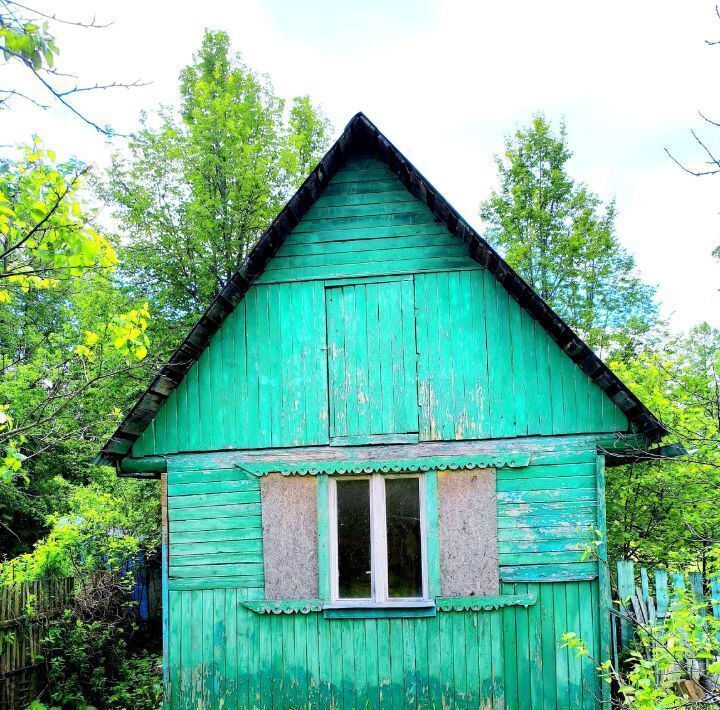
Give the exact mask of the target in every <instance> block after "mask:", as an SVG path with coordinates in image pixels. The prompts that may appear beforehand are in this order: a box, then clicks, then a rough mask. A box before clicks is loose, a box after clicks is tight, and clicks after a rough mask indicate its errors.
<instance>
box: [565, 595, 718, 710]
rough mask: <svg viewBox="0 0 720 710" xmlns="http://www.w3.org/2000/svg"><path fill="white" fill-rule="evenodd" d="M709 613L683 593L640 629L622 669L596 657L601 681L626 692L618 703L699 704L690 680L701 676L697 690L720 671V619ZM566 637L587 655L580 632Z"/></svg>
mask: <svg viewBox="0 0 720 710" xmlns="http://www.w3.org/2000/svg"><path fill="white" fill-rule="evenodd" d="M706 612H707V609H706V608H705V605H704V604H699V603H696V602H695V601H694V600H693V599H692V597H691V596H690V595H689V594H683V595H681V596H679V597H678V598H677V599H676V600H675V601H674V602H673V604H672V605H671V607H670V610H669V613H668V615H667V616H666V617H665V618H664V619H662V620H660V621H658V622H657V623H655V624H647V625H642V624H641V625H638V626H637V627H636V641H635V645H634V646H633V647H632V649H631V650H630V652H629V653H628V656H627V658H626V659H625V661H624V663H623V664H622V667H621V668H616V667H614V665H613V664H612V662H611V661H609V660H603V661H602V662H597V661H596V666H597V669H598V672H599V673H600V675H601V677H602V678H603V680H604V681H605V682H607V683H613V682H614V683H616V684H617V685H618V687H619V690H620V693H622V696H623V700H622V701H620V702H619V703H618V705H619V706H621V707H626V708H631V709H632V710H653V709H654V708H680V707H693V706H695V703H693V702H692V701H691V699H690V698H689V697H688V695H687V693H686V689H687V684H688V683H694V682H695V681H693V680H692V678H693V676H695V677H696V678H697V677H698V675H699V676H700V678H699V683H698V685H697V687H698V688H700V685H702V684H704V683H707V684H708V685H709V686H710V687H712V686H713V685H714V682H713V681H712V678H711V676H712V675H713V674H717V673H718V672H720V662H718V661H717V658H718V655H719V654H720V643H719V642H718V638H720V620H718V619H716V618H715V617H714V616H712V615H708V614H707V613H706ZM562 641H563V645H564V647H566V648H569V649H572V650H574V651H575V652H576V654H577V655H578V656H588V655H589V651H588V649H587V646H586V645H585V643H584V641H583V640H582V638H580V637H579V636H577V634H575V633H572V632H570V633H565V634H563V636H562ZM699 705H702V706H703V707H708V706H711V707H716V706H715V705H712V704H710V705H709V704H708V703H699V704H698V706H699Z"/></svg>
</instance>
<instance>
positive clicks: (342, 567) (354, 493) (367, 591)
mask: <svg viewBox="0 0 720 710" xmlns="http://www.w3.org/2000/svg"><path fill="white" fill-rule="evenodd" d="M337 517H338V519H337V525H338V532H337V541H338V578H339V579H338V582H339V583H338V592H339V596H340V598H341V599H360V598H365V599H367V598H369V597H370V596H371V595H372V594H371V586H370V585H371V578H370V481H368V480H362V479H361V480H359V481H338V482H337Z"/></svg>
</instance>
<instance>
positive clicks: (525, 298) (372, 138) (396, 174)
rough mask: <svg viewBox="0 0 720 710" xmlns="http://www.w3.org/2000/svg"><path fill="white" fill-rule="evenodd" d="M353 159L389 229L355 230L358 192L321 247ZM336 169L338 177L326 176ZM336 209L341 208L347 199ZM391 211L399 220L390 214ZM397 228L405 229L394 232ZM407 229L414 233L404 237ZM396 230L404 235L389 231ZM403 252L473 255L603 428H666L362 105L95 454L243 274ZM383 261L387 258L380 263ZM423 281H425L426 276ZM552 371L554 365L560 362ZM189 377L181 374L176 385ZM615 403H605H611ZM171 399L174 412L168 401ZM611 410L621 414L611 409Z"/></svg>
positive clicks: (466, 259)
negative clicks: (598, 407)
mask: <svg viewBox="0 0 720 710" xmlns="http://www.w3.org/2000/svg"><path fill="white" fill-rule="evenodd" d="M358 156H361V157H358ZM363 161H365V163H364V164H363ZM353 165H354V169H355V170H360V171H363V172H364V173H365V174H366V176H368V175H370V174H372V176H371V179H372V180H376V181H378V184H379V185H380V187H381V188H382V189H383V190H384V191H385V192H388V190H387V188H388V187H391V188H392V187H397V188H398V189H397V190H394V189H391V190H389V192H391V193H392V192H395V193H397V194H396V195H395V197H396V200H397V204H396V205H395V206H393V204H389V205H388V206H387V208H386V213H383V214H380V215H378V214H377V209H374V210H372V212H373V213H374V214H372V215H369V214H368V218H370V216H372V218H373V220H374V221H373V222H372V224H373V226H374V228H375V229H374V233H373V236H374V237H377V235H378V233H381V232H382V229H381V228H380V229H378V228H377V227H378V226H379V223H378V220H380V223H383V222H387V226H388V228H389V229H388V237H389V235H390V234H391V233H392V235H393V236H392V240H391V241H388V239H386V240H385V242H386V243H383V238H382V236H380V237H379V238H373V239H366V238H364V237H363V236H362V234H361V232H362V230H363V229H364V227H363V226H362V224H363V220H364V219H365V216H364V214H365V212H367V210H366V209H365V208H364V207H363V198H362V197H361V196H360V197H358V200H357V206H356V208H355V209H354V211H353V213H352V214H351V215H349V216H348V219H351V223H350V222H348V224H344V225H342V228H344V229H347V230H348V231H352V230H358V232H357V234H356V235H355V236H356V237H357V238H356V239H349V240H344V242H343V246H342V247H341V248H337V245H335V246H334V247H333V248H332V249H328V248H327V242H328V241H332V242H336V241H337V240H335V239H332V238H330V239H328V236H329V232H327V231H326V227H327V225H324V224H323V219H325V220H327V218H328V217H331V218H332V221H333V223H334V224H335V226H338V220H342V219H344V217H343V216H337V215H334V212H333V208H334V206H333V202H334V200H333V197H334V193H337V192H344V193H347V191H348V186H347V185H346V184H345V185H344V186H343V183H344V182H345V183H346V182H347V181H348V178H347V177H343V173H342V172H341V168H344V169H345V173H346V174H347V173H348V172H352V169H353ZM348 166H349V167H348ZM336 177H337V179H336V180H333V179H334V178H336ZM362 192H363V188H358V193H359V194H360V193H362ZM408 197H409V199H408ZM368 199H370V198H368ZM390 202H392V200H391V201H390ZM400 205H402V207H401V208H400ZM400 214H402V215H404V216H403V217H402V218H398V217H397V215H400ZM343 215H346V216H347V206H345V208H344V210H343ZM398 219H400V220H401V221H400V222H398ZM405 227H408V229H405ZM410 227H412V228H410ZM404 231H405V232H407V234H403V232H404ZM448 235H452V239H448ZM345 236H348V235H345ZM416 236H421V237H422V238H421V239H415V240H414V241H412V240H413V238H414V237H416ZM403 238H407V239H409V240H411V242H400V241H398V239H400V240H402V239H403ZM353 242H356V243H354V244H353ZM371 242H375V243H374V244H371ZM379 247H384V248H385V249H384V250H383V251H387V253H385V254H383V256H384V257H385V258H384V259H383V260H378V259H377V258H367V259H366V258H365V255H369V254H370V253H372V252H373V250H376V249H377V248H379ZM375 253H377V252H375ZM271 260H272V261H271ZM403 261H408V262H411V263H408V265H407V272H408V273H418V272H422V271H424V270H427V271H428V272H430V271H438V270H442V269H445V270H454V269H462V268H464V267H469V268H471V269H472V267H475V269H477V267H476V266H475V265H476V264H480V265H481V266H482V267H484V269H485V270H486V271H482V272H477V271H475V272H474V273H476V274H480V276H474V277H472V278H475V279H477V278H480V279H484V281H483V284H482V290H483V293H489V292H490V291H489V289H490V290H492V291H493V292H497V290H498V288H499V287H502V289H501V290H504V292H506V293H507V294H509V297H510V298H509V303H510V304H511V305H510V306H508V308H509V312H510V311H513V312H514V311H517V313H518V314H520V315H518V316H513V317H516V318H520V319H523V320H525V321H527V322H528V323H531V330H532V329H534V331H535V332H536V333H541V334H542V337H543V338H549V339H551V340H552V341H554V343H553V344H552V347H551V348H550V349H549V351H548V352H552V351H553V349H554V351H557V352H560V351H562V352H564V354H566V355H567V357H568V358H569V360H572V361H573V362H575V363H576V365H577V366H578V367H579V369H580V370H581V371H582V372H583V373H585V375H587V378H588V382H590V383H594V385H593V386H592V387H589V388H586V389H587V391H588V392H590V391H592V390H593V389H595V387H594V386H595V385H597V388H599V390H600V391H602V392H603V393H604V394H605V395H607V397H609V398H610V399H611V400H612V402H613V403H614V405H615V407H617V408H618V409H619V412H617V413H616V414H612V415H609V416H610V419H608V422H611V423H613V427H612V429H614V430H620V429H621V428H622V427H621V426H620V425H621V423H622V422H621V420H624V417H627V420H628V421H629V422H630V423H631V425H632V428H633V430H634V431H636V432H638V433H640V434H643V435H644V436H646V437H647V438H648V440H650V441H653V440H657V439H659V438H660V437H661V436H662V435H663V434H664V433H665V430H664V429H663V427H662V425H661V424H660V423H659V422H658V421H657V419H656V418H655V417H654V416H653V415H652V414H651V413H650V412H649V411H648V410H647V408H646V407H644V405H643V404H642V403H641V402H640V401H639V400H638V399H637V398H636V397H635V396H634V395H633V394H632V393H631V392H630V391H629V390H628V389H627V388H626V387H625V385H623V384H622V382H621V381H620V380H619V379H618V378H617V377H616V376H615V375H614V374H613V373H612V372H611V371H610V370H609V369H608V368H607V366H606V365H604V363H602V361H601V360H600V359H599V358H598V357H597V356H596V355H595V354H594V353H593V352H592V351H591V350H590V349H589V348H588V347H587V345H585V343H583V342H582V341H581V340H580V338H579V337H578V336H577V335H576V334H575V333H574V332H573V331H572V330H571V329H570V328H569V326H567V324H565V323H564V322H563V321H562V319H561V318H560V317H559V316H558V315H557V314H555V313H554V312H553V311H552V309H551V308H550V307H549V306H548V305H547V304H545V303H544V302H543V301H542V299H541V298H540V297H539V296H538V295H537V294H536V293H535V292H534V291H533V290H532V289H531V288H530V287H529V286H528V285H527V284H526V283H525V282H524V281H523V280H522V279H521V278H520V277H519V276H518V275H517V274H516V273H515V272H514V271H513V270H512V269H511V268H510V267H509V266H508V265H507V263H506V262H505V261H504V260H503V259H502V258H501V257H500V256H499V255H498V254H497V252H495V251H494V250H493V249H492V248H491V247H490V246H489V245H488V244H487V242H486V241H485V240H483V239H482V238H481V237H480V236H479V235H478V234H477V232H475V231H474V230H473V229H472V228H471V227H470V226H469V225H467V224H466V223H465V222H464V221H463V220H462V218H461V217H460V216H459V215H458V213H457V212H456V211H455V210H454V209H453V208H452V207H451V206H450V205H449V204H448V203H447V202H446V201H445V200H444V199H443V198H442V197H441V196H440V195H439V194H438V193H437V191H436V190H435V189H434V188H433V187H432V185H430V183H429V182H428V181H427V180H426V179H425V178H424V177H423V176H422V175H421V174H420V173H419V172H418V171H417V170H416V169H415V168H414V167H413V166H412V165H411V164H410V163H409V162H408V161H407V160H406V159H405V158H404V156H402V154H401V153H400V152H399V151H398V150H397V149H396V148H395V147H394V146H393V145H392V144H391V143H390V142H389V141H388V140H387V139H386V138H385V137H384V136H383V135H382V134H381V133H380V132H379V131H378V130H377V128H376V127H375V126H374V125H373V124H372V123H371V122H370V121H369V120H368V119H367V118H366V117H365V116H364V115H363V114H357V115H356V116H355V117H354V118H353V119H352V120H351V121H350V123H349V124H348V126H347V127H346V129H345V131H344V132H343V134H342V135H341V136H340V138H339V139H338V140H337V142H336V143H335V144H334V145H333V146H332V148H331V149H330V150H329V151H328V153H327V154H326V155H325V157H324V158H323V159H322V160H321V161H320V163H319V164H318V166H317V167H316V168H315V170H314V171H313V172H312V173H311V175H310V176H309V177H308V179H307V180H306V181H305V182H304V183H303V185H302V186H301V187H300V189H299V190H298V192H297V193H296V194H295V195H294V196H293V197H292V198H291V200H290V201H289V202H288V204H287V205H286V207H285V208H284V209H283V210H282V211H281V213H280V214H279V215H278V217H277V218H276V219H275V220H274V222H273V223H272V225H271V226H270V227H269V229H268V230H267V231H266V232H265V233H264V234H263V236H262V237H261V238H260V240H259V241H258V244H257V245H256V246H255V248H254V249H253V250H252V252H251V253H250V255H249V257H248V259H247V260H246V262H245V263H244V264H243V266H242V267H241V268H240V269H238V271H237V272H236V273H235V274H234V276H233V277H232V279H231V280H230V281H229V283H228V284H227V285H226V286H225V288H224V289H223V290H222V292H221V293H220V294H219V295H218V297H217V298H216V299H215V300H214V301H213V303H212V305H211V306H210V308H209V309H208V310H207V312H206V313H205V315H204V316H203V317H202V318H201V319H200V321H199V322H198V324H197V325H196V326H195V327H194V328H193V330H192V331H191V333H190V334H189V335H188V337H187V338H186V339H185V341H184V342H183V343H182V345H181V346H180V347H179V348H178V350H177V351H176V352H175V354H174V355H173V357H172V358H171V360H170V362H169V363H168V364H167V365H166V366H165V367H164V368H163V369H162V370H161V372H160V373H159V374H158V375H157V376H156V378H155V379H154V380H153V382H152V384H151V385H150V387H149V388H148V389H147V391H146V393H145V394H144V395H143V396H142V397H141V399H140V400H139V401H138V403H137V404H136V405H135V407H134V408H133V409H132V410H131V412H130V413H129V414H128V415H127V417H126V418H125V419H124V420H123V422H122V423H121V424H120V426H119V427H118V429H117V431H116V432H115V434H114V435H113V436H112V437H111V439H110V440H109V441H108V442H107V443H106V445H105V447H104V448H103V450H102V452H101V453H100V455H99V457H98V460H102V461H104V462H110V461H112V460H117V459H120V458H123V457H124V456H126V455H127V454H128V452H129V451H130V449H131V447H132V445H133V442H135V441H136V440H137V439H138V437H139V436H140V435H141V434H142V433H143V431H145V430H146V428H147V426H148V423H149V422H151V421H152V420H153V418H154V417H155V415H156V414H157V413H158V412H159V411H160V410H161V408H162V407H163V404H164V402H166V401H167V400H168V397H169V396H170V395H171V393H172V392H173V391H175V390H176V388H177V387H178V385H179V384H180V383H181V382H182V381H183V378H184V377H185V375H186V373H188V372H189V371H190V370H191V368H192V367H193V365H194V364H195V363H197V362H198V360H200V357H201V354H202V353H203V351H205V350H206V347H207V345H208V343H209V342H210V339H211V337H212V336H213V334H214V333H215V332H216V331H217V330H218V329H219V327H220V325H221V323H222V322H223V321H224V320H225V318H227V317H228V315H230V314H232V313H233V311H234V310H236V306H237V305H238V303H240V302H241V301H242V300H243V298H244V296H245V294H246V293H247V292H248V289H249V288H250V286H251V285H252V284H258V285H261V284H269V283H273V282H278V281H282V280H287V278H288V276H289V275H290V274H292V273H304V272H307V270H308V269H314V270H315V273H316V274H317V278H327V277H328V274H332V276H333V277H338V276H342V275H343V273H344V272H343V270H342V269H343V268H344V269H346V271H347V276H359V275H372V269H383V273H388V271H391V272H393V271H394V272H402V268H403V266H402V262H403ZM383 264H385V266H384V267H383ZM388 264H390V265H391V266H390V267H388ZM303 270H304V271H303ZM491 276H492V278H491ZM306 277H307V276H306ZM468 278H471V277H470V276H468ZM488 284H490V285H488ZM430 287H431V288H432V285H431V286H430ZM468 297H469V296H468ZM506 300H508V299H506ZM516 304H517V305H519V306H520V308H518V307H517V305H516ZM248 307H251V304H250V306H249V305H248V304H244V308H243V312H246V311H247V308H248ZM234 316H235V319H236V320H237V318H238V317H240V316H239V315H238V314H237V313H235V314H234ZM532 321H535V322H536V324H537V326H535V325H532ZM525 330H527V328H525ZM214 340H215V339H214ZM556 346H559V348H558V347H556ZM214 349H215V350H217V351H220V350H221V348H214ZM208 350H209V349H208ZM205 359H206V360H207V359H208V358H205ZM198 369H199V365H198V367H196V370H198ZM572 369H573V370H574V369H575V368H572ZM559 371H562V368H560V369H559ZM189 386H191V385H190V383H186V384H185V388H187V387H189ZM581 389H582V388H580V387H579V386H577V385H573V391H577V392H579V391H580V390H581ZM582 391H583V392H584V391H585V390H582ZM588 396H590V395H588ZM584 397H585V395H581V394H577V395H576V396H575V400H574V401H573V403H571V405H570V406H571V407H580V408H581V407H583V406H585V404H587V403H589V402H588V400H587V399H584ZM179 399H180V398H179V397H178V395H175V397H173V401H174V402H175V401H176V400H177V401H179ZM615 407H610V408H609V409H611V410H614V409H615ZM173 409H174V411H175V412H176V416H177V411H178V410H177V405H175V407H174V408H173ZM606 409H608V408H607V407H606ZM620 412H622V414H623V415H624V417H623V416H619V415H620ZM164 416H169V415H167V414H164ZM606 430H607V429H606ZM468 434H469V433H468ZM436 438H437V437H436ZM468 438H472V437H471V436H469V437H468ZM318 443H320V442H318ZM265 445H267V444H265ZM139 448H141V449H142V447H139ZM221 448H225V446H221ZM238 448H241V447H238ZM134 453H135V454H137V453H138V452H137V451H136V452H134ZM148 453H150V451H148Z"/></svg>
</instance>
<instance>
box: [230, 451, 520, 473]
mask: <svg viewBox="0 0 720 710" xmlns="http://www.w3.org/2000/svg"><path fill="white" fill-rule="evenodd" d="M529 464H530V454H529V453H519V452H518V453H511V454H506V455H503V454H500V455H490V456H452V457H446V456H443V457H440V456H432V457H425V458H412V459H385V460H382V461H322V462H319V461H312V462H283V463H282V464H280V463H278V462H271V463H245V462H243V463H242V464H236V466H237V467H238V468H241V469H243V470H244V471H247V472H248V473H251V474H252V475H254V476H266V475H267V474H269V473H281V474H282V475H283V476H292V475H298V476H318V475H321V474H327V475H330V476H340V475H346V474H356V475H367V474H370V473H403V472H407V473H417V472H426V471H467V470H472V469H482V468H523V467H525V466H528V465H529Z"/></svg>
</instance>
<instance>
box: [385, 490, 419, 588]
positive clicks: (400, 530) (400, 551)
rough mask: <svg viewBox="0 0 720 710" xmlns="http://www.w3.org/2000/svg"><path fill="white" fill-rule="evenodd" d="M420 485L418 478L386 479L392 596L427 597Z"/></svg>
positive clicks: (389, 586) (388, 548)
mask: <svg viewBox="0 0 720 710" xmlns="http://www.w3.org/2000/svg"><path fill="white" fill-rule="evenodd" d="M419 483H420V482H419V479H417V478H388V479H386V480H385V502H386V513H385V515H386V518H387V550H388V595H389V596H390V597H422V594H423V588H422V550H421V549H420V539H421V538H420V487H419Z"/></svg>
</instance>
